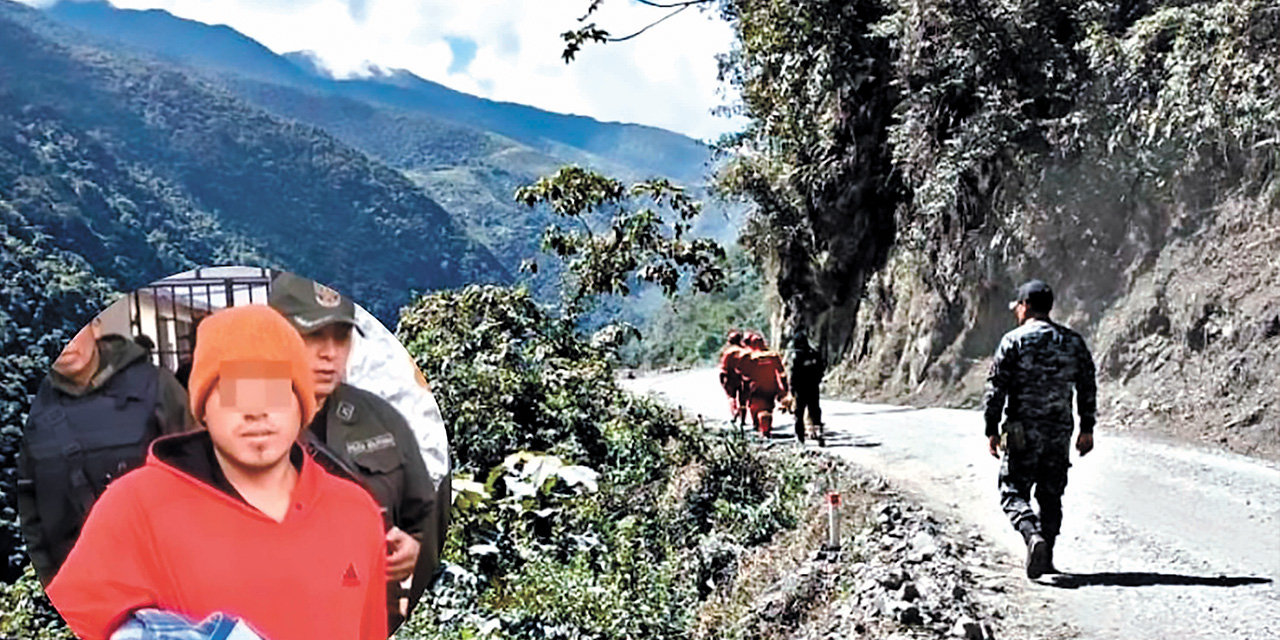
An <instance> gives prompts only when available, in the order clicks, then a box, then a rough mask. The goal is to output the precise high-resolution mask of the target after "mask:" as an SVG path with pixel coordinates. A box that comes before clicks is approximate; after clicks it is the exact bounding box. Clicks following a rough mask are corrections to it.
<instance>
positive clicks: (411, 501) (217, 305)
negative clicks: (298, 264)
mask: <svg viewBox="0 0 1280 640" xmlns="http://www.w3.org/2000/svg"><path fill="white" fill-rule="evenodd" d="M449 479H450V460H449V447H448V442H447V436H446V432H445V426H444V422H443V420H442V418H441V415H440V409H439V406H438V405H437V404H436V402H435V399H434V398H433V397H432V394H431V389H430V387H429V385H428V384H427V381H426V379H425V378H424V376H423V375H422V373H421V372H420V371H419V370H418V368H417V366H416V365H415V364H414V362H413V359H412V358H411V357H410V355H409V353H408V352H407V351H406V350H405V349H404V347H403V346H402V345H401V344H400V343H399V341H397V340H396V338H395V336H394V334H392V333H391V331H389V330H388V329H387V328H386V327H384V326H383V325H382V324H381V323H380V322H378V320H377V319H375V318H374V317H373V316H372V315H370V314H369V313H368V312H367V311H365V310H364V309H363V308H361V307H360V306H359V305H357V304H355V302H353V301H352V300H351V299H350V298H348V297H346V296H344V295H343V294H342V293H340V292H338V291H336V290H334V289H332V288H330V287H328V286H325V285H324V284H322V283H318V282H314V281H312V280H309V279H307V278H304V277H300V276H297V275H294V274H292V273H288V272H279V271H271V270H267V269H260V268H254V267H217V268H205V269H198V270H195V271H190V272H186V273H181V274H178V275H175V276H171V277H168V278H164V279H163V280H159V281H157V282H154V283H151V284H150V285H148V286H146V287H142V288H140V289H138V290H137V291H134V292H132V293H130V294H129V295H127V296H124V297H123V298H121V299H120V300H118V301H117V302H116V303H114V304H112V305H111V306H110V307H109V308H107V309H106V310H105V311H103V312H102V313H101V314H99V315H98V316H97V317H95V318H94V319H93V320H92V321H91V322H90V323H89V324H88V325H86V326H85V327H84V328H83V329H81V330H80V332H79V333H78V334H76V336H75V337H74V338H73V339H72V340H71V341H70V343H68V344H67V345H66V347H65V348H64V349H63V350H62V352H61V354H59V355H58V357H57V359H56V360H55V362H54V364H53V366H52V368H51V370H50V371H49V373H48V375H47V376H46V377H45V378H44V380H43V381H42V382H41V383H40V386H39V391H38V392H37V393H36V395H35V396H34V398H33V401H32V405H31V409H30V412H29V417H28V420H27V423H26V425H25V428H24V432H23V437H22V442H21V446H20V450H19V454H18V469H17V493H18V495H17V502H18V507H19V522H20V524H21V528H22V533H23V535H24V537H25V538H26V542H27V550H28V554H29V555H30V557H31V561H32V564H33V566H34V567H35V570H36V573H37V575H38V577H39V578H40V581H41V582H42V583H43V584H44V585H45V588H46V592H47V594H48V596H49V599H50V601H52V602H53V604H54V606H55V607H56V608H57V609H58V611H59V612H60V613H61V614H62V616H63V617H64V618H65V619H66V621H67V624H68V626H70V628H71V630H72V631H74V632H75V633H76V634H77V635H79V636H80V637H84V638H115V637H120V638H124V637H128V638H135V637H152V636H151V635H148V632H149V631H151V630H154V629H159V628H164V629H182V628H187V627H189V628H190V629H191V630H192V631H193V632H199V631H201V630H203V631H204V632H207V633H210V634H212V635H207V636H206V635H201V636H199V637H219V638H221V637H227V638H265V639H270V640H288V639H290V638H298V639H299V640H301V639H308V640H311V639H314V638H357V637H358V638H370V637H386V636H389V635H390V633H391V632H393V631H394V630H395V629H396V628H397V627H398V626H399V625H400V624H401V623H402V622H403V621H404V620H406V619H407V618H408V617H409V615H410V613H411V612H412V611H413V608H414V605H415V604H416V603H417V601H418V600H419V599H420V597H421V596H422V593H423V592H424V591H425V590H426V588H427V587H428V586H429V584H430V582H431V581H432V579H433V577H434V575H435V573H436V568H437V566H438V565H439V562H440V554H441V551H442V549H443V545H444V540H445V538H446V533H447V528H448V517H449V509H450V506H451V504H450V503H451V499H450V498H451V488H450V483H449Z"/></svg>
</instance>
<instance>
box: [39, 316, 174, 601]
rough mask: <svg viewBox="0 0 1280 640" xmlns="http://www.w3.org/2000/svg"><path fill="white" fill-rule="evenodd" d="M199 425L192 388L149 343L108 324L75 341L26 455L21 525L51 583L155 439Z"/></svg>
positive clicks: (56, 367) (93, 325)
mask: <svg viewBox="0 0 1280 640" xmlns="http://www.w3.org/2000/svg"><path fill="white" fill-rule="evenodd" d="M194 427H195V421H194V420H193V419H192V418H191V413H190V411H189V410H188V408H187V394H186V391H185V390H183V388H182V386H181V385H179V384H178V381H177V380H176V379H175V378H174V377H173V374H171V373H169V371H167V370H165V369H162V368H160V367H157V366H156V365H154V364H152V363H151V362H150V360H149V359H148V358H147V352H146V350H145V349H144V348H143V347H142V346H140V345H138V344H137V343H136V342H134V341H133V340H130V339H128V338H125V337H124V336H120V335H115V334H112V335H105V336H104V335H102V324H101V320H100V319H98V318H94V319H93V321H91V322H90V323H89V324H88V325H86V326H85V327H84V328H83V329H81V330H80V332H79V333H77V334H76V335H75V337H74V338H72V339H71V342H69V343H68V344H67V346H66V348H64V349H63V350H62V353H61V354H60V355H59V356H58V358H57V359H56V360H55V361H54V363H53V367H52V370H51V371H50V372H49V374H48V376H46V377H45V379H44V380H43V381H41V383H40V389H39V391H38V392H37V393H36V397H35V400H34V402H33V403H32V405H31V411H30V413H29V414H28V416H27V422H26V427H25V429H24V430H23V434H22V443H21V445H20V448H19V452H18V469H17V498H18V521H19V524H20V526H21V528H22V533H23V536H24V537H25V538H26V541H27V554H28V555H30V556H31V563H32V565H33V566H34V567H35V570H36V575H37V576H38V577H39V578H40V581H41V582H42V583H43V584H46V585H47V584H48V583H49V581H51V580H52V579H53V577H54V575H56V574H57V572H58V569H59V568H60V567H61V565H62V563H63V561H65V560H66V557H67V554H68V553H69V552H70V551H71V548H72V546H74V545H75V542H76V539H77V537H78V536H79V534H80V529H81V527H82V526H83V525H84V520H85V518H86V517H88V515H89V509H90V508H91V507H92V506H93V504H94V503H95V502H96V501H97V499H98V498H99V497H100V496H101V495H102V492H103V491H104V490H105V489H106V487H107V485H108V484H109V483H111V481H112V480H114V479H115V478H118V477H120V476H121V475H124V474H125V473H126V472H128V471H130V470H132V469H134V468H137V467H139V466H141V465H142V463H143V462H144V461H145V459H146V455H147V447H148V446H149V445H150V444H151V441H152V440H154V439H156V438H157V437H159V436H162V435H167V434H171V433H180V432H184V431H189V430H192V429H193V428H194Z"/></svg>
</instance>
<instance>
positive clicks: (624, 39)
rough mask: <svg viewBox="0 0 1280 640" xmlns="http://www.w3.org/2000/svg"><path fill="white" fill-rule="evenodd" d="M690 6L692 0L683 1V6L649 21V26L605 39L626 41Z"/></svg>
mask: <svg viewBox="0 0 1280 640" xmlns="http://www.w3.org/2000/svg"><path fill="white" fill-rule="evenodd" d="M691 6H693V3H692V2H689V3H685V5H684V6H683V7H680V8H679V9H676V10H675V11H672V12H671V13H668V14H667V15H665V16H663V17H662V18H659V19H658V20H657V21H655V22H652V23H650V24H649V26H647V27H645V28H643V29H641V30H639V31H637V32H635V33H633V34H631V35H629V36H622V37H621V38H607V39H606V40H607V41H608V42H625V41H627V40H630V39H632V38H634V37H636V36H638V35H640V34H642V33H644V32H646V31H648V30H650V29H652V28H654V27H656V26H658V25H660V24H662V23H663V22H666V21H667V20H668V19H669V18H671V17H672V16H674V15H676V14H677V13H680V12H681V11H684V10H685V9H688V8H689V7H691Z"/></svg>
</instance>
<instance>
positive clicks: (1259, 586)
mask: <svg viewBox="0 0 1280 640" xmlns="http://www.w3.org/2000/svg"><path fill="white" fill-rule="evenodd" d="M625 384H626V386H627V387H628V388H630V389H632V390H633V391H637V392H656V393H658V394H659V395H662V396H664V397H666V398H668V399H669V400H670V401H672V402H673V403H675V404H679V405H681V406H683V407H685V409H686V411H693V412H696V413H699V414H701V415H703V416H705V417H706V419H707V421H708V424H712V423H719V424H724V425H726V426H727V423H724V422H723V421H724V420H725V419H726V416H727V413H728V409H727V407H726V402H725V400H724V395H723V393H722V392H721V391H720V388H719V385H718V383H717V380H716V374H715V372H714V371H711V370H699V371H692V372H684V373H676V374H668V375H663V376H656V377H649V378H641V379H636V380H628V381H625ZM823 414H824V417H825V418H826V423H827V434H828V442H827V449H828V450H829V451H830V452H831V453H833V454H836V455H839V456H842V457H844V458H846V459H848V460H850V461H852V462H854V463H856V464H859V465H862V466H864V467H866V468H868V469H870V470H872V471H874V472H876V473H878V474H880V475H881V476H883V477H885V478H886V479H888V480H889V481H890V482H892V483H894V484H896V485H898V486H899V487H900V488H902V489H904V490H906V491H907V492H908V493H910V494H912V495H914V496H915V497H916V498H917V499H919V500H920V501H922V502H923V503H924V504H925V505H926V506H929V507H931V508H933V509H936V510H938V511H939V512H940V513H942V514H944V515H948V516H951V517H954V518H956V519H958V520H960V521H962V522H965V523H968V524H970V525H973V526H975V527H977V528H979V530H980V531H981V532H982V535H983V538H985V539H986V540H988V541H993V542H992V544H994V545H996V546H997V548H999V549H1003V550H1004V551H1006V553H1005V554H1001V556H1000V557H1001V558H1003V559H1004V562H1003V563H1002V565H1001V566H999V567H996V571H997V573H1003V574H1004V577H1005V578H1010V577H1014V576H1017V575H1018V574H1019V573H1020V572H1021V570H1022V568H1021V562H1022V559H1023V558H1024V556H1025V547H1023V546H1022V540H1021V537H1020V536H1018V534H1017V533H1016V532H1015V531H1014V530H1013V528H1012V527H1011V526H1010V525H1009V523H1008V521H1007V520H1006V519H1005V517H1004V514H1003V512H1001V510H1000V505H999V499H998V495H997V493H996V473H997V471H998V468H999V462H998V461H997V460H996V459H994V458H992V457H991V456H990V454H988V453H987V451H986V440H985V438H983V436H982V416H981V414H980V413H978V412H974V411H959V410H951V409H914V408H910V407H894V406H884V405H865V404H856V403H850V402H832V401H824V402H823ZM793 424H794V423H793V421H792V420H791V418H790V416H787V415H784V414H780V413H779V414H778V417H777V419H776V421H775V428H774V435H773V439H774V440H776V441H779V442H781V441H785V440H792V439H793V437H794V436H793V435H791V434H792V432H793V426H792V425H793ZM788 444H790V443H788ZM808 446H814V445H813V444H809V445H808ZM1071 462H1072V465H1073V466H1072V468H1071V475H1070V480H1069V484H1068V486H1067V491H1066V495H1065V496H1064V498H1063V508H1064V512H1065V514H1066V516H1065V520H1064V523H1063V530H1062V534H1061V537H1060V538H1059V542H1058V548H1059V549H1058V552H1057V557H1056V560H1057V564H1058V567H1059V568H1060V569H1062V570H1063V571H1066V572H1069V573H1067V574H1066V575H1063V576H1059V577H1057V578H1055V580H1054V583H1053V584H1049V583H1048V582H1047V581H1046V582H1044V583H1032V582H1030V581H1028V580H1026V579H1025V576H1022V577H1021V578H1019V579H1016V580H1012V579H1010V580H1007V582H1006V584H1009V585H1013V587H1012V589H1013V591H1012V592H1011V593H1010V598H1011V600H1012V601H1016V602H1019V603H1022V605H1020V606H1025V607H1034V608H1036V609H1038V610H1039V611H1038V612H1036V613H1035V615H1034V619H1035V620H1038V621H1036V622H1034V624H1033V628H1034V625H1036V624H1042V623H1043V624H1045V625H1049V624H1052V625H1053V626H1054V628H1055V629H1056V630H1057V631H1055V632H1054V634H1052V635H1054V637H1061V635H1062V630H1063V629H1069V630H1071V633H1070V634H1068V635H1078V636H1079V637H1082V638H1099V639H1104V640H1106V639H1113V638H1114V639H1124V640H1134V639H1142V640H1146V639H1150V640H1163V639H1165V638H1224V639H1225V638H1232V639H1238V640H1275V639H1280V582H1277V580H1280V467H1277V466H1275V465H1272V464H1269V463H1265V462H1259V461H1256V460H1252V459H1249V458H1244V457H1238V456H1230V455H1222V454H1217V453H1207V452H1203V451H1198V450H1195V449H1192V448H1188V447H1180V446H1171V445H1169V444H1163V443H1157V442H1152V441H1146V440H1141V439H1138V438H1135V437H1132V436H1128V435H1120V434H1112V433H1109V432H1107V431H1105V430H1100V431H1099V432H1098V433H1097V434H1096V448H1095V449H1094V451H1093V452H1092V453H1090V454H1089V455H1088V456H1085V457H1083V458H1080V457H1079V456H1078V455H1077V454H1075V453H1074V451H1073V452H1072V460H1071ZM1020 626H1024V628H1025V620H1024V624H1023V625H1020ZM1049 636H1050V634H1049V633H1046V634H1044V635H1043V636H1038V637H1049ZM1006 637H1008V636H1006ZM1032 637H1037V636H1032Z"/></svg>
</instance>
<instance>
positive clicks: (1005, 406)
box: [983, 318, 1097, 549]
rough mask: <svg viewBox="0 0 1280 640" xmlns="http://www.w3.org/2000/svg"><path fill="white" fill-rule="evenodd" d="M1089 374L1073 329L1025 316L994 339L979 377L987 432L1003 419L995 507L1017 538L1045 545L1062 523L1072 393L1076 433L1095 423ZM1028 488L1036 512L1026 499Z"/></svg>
mask: <svg viewBox="0 0 1280 640" xmlns="http://www.w3.org/2000/svg"><path fill="white" fill-rule="evenodd" d="M1094 374H1095V370H1094V364H1093V357H1092V356H1091V355H1090V353H1089V348H1088V347H1087V346H1086V345H1085V342H1084V338H1082V337H1080V334H1078V333H1076V332H1075V331H1072V330H1071V329H1068V328H1067V327H1064V326H1062V325H1060V324H1057V323H1055V322H1052V321H1049V320H1047V319H1036V318H1032V319H1028V320H1027V321H1026V322H1025V323H1023V325H1022V326H1020V327H1018V328H1017V329H1014V330H1013V331H1010V332H1009V333H1007V334H1005V336H1004V337H1003V338H1002V339H1001V340H1000V346H999V348H998V349H997V350H996V355H995V360H994V361H993V362H992V364H991V373H990V375H989V377H988V378H987V387H986V394H985V398H984V400H983V403H984V407H985V413H984V416H985V421H986V434H987V436H994V435H997V434H999V428H1000V418H1001V413H1002V412H1003V414H1004V417H1005V424H1004V432H1005V433H1004V435H1005V452H1004V457H1003V459H1002V461H1001V463H1000V476H999V486H1000V503H1001V506H1002V507H1003V509H1004V512H1005V514H1006V515H1008V517H1009V520H1010V522H1012V523H1013V526H1014V528H1016V529H1017V530H1018V531H1019V532H1020V533H1021V534H1022V536H1023V538H1024V539H1026V540H1028V541H1030V539H1031V536H1032V535H1035V534H1039V535H1040V536H1042V537H1043V538H1044V539H1045V541H1046V542H1048V543H1049V549H1052V548H1053V541H1054V539H1055V538H1056V537H1057V535H1058V533H1059V531H1060V530H1061V527H1062V494H1063V492H1064V491H1066V487H1067V468H1068V467H1070V466H1071V463H1070V462H1069V456H1070V451H1071V435H1072V431H1074V428H1075V425H1074V420H1073V418H1072V411H1071V396H1072V390H1073V389H1074V390H1075V396H1076V406H1077V409H1078V412H1079V414H1080V432H1081V433H1092V432H1093V427H1094V423H1095V422H1096V420H1097V418H1096V416H1097V383H1096V380H1095V375H1094ZM1033 486H1034V487H1035V497H1036V502H1037V503H1039V505H1040V514H1039V515H1038V516H1037V515H1036V513H1035V511H1033V510H1032V508H1031V504H1030V497H1031V491H1032V487H1033Z"/></svg>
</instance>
